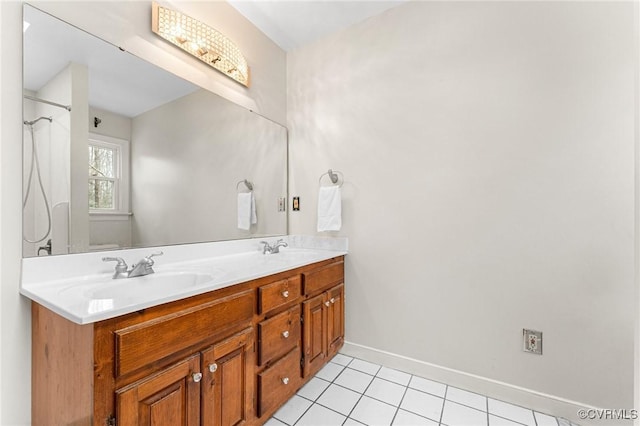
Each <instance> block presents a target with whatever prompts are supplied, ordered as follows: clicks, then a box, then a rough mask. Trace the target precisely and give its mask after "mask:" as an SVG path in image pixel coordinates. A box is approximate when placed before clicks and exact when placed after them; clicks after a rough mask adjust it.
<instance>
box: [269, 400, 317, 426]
mask: <svg viewBox="0 0 640 426" xmlns="http://www.w3.org/2000/svg"><path fill="white" fill-rule="evenodd" d="M311 404H312V402H311V401H309V400H307V399H304V398H302V397H300V396H298V395H294V396H293V398H291V399H290V400H289V401H287V403H286V404H284V405H283V406H282V407H281V408H280V409H279V410H278V411H276V413H275V414H274V415H273V417H275V418H276V419H278V420H280V421H283V422H284V423H286V424H289V425H292V424H294V423H295V422H296V421H297V420H298V419H299V418H300V417H302V415H303V414H304V412H305V411H307V409H308V408H309V407H311Z"/></svg>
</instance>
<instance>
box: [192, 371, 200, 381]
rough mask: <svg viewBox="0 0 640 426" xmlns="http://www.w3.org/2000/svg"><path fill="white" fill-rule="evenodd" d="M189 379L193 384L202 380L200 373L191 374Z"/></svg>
mask: <svg viewBox="0 0 640 426" xmlns="http://www.w3.org/2000/svg"><path fill="white" fill-rule="evenodd" d="M191 377H193V381H194V382H196V383H198V382H199V381H200V380H202V373H193V374H192V375H191Z"/></svg>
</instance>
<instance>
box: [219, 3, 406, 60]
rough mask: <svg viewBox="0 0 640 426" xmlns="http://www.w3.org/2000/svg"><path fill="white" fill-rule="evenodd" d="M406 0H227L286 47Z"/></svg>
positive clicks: (325, 33)
mask: <svg viewBox="0 0 640 426" xmlns="http://www.w3.org/2000/svg"><path fill="white" fill-rule="evenodd" d="M406 1H407V0H391V1H389V0H386V1H383V0H380V1H362V0H356V1H353V0H341V1H336V0H333V1H332V0H315V1H308V0H229V3H230V4H231V6H233V7H235V8H236V9H237V10H238V11H239V12H240V13H241V14H243V15H244V16H245V17H246V18H247V19H248V20H249V21H251V22H252V23H253V25H255V26H256V27H258V28H259V29H260V30H261V31H262V32H263V33H265V34H266V35H267V37H269V38H270V39H271V40H273V41H274V42H275V43H276V44H277V45H279V46H280V47H281V48H282V49H283V50H285V51H289V50H292V49H295V48H297V47H300V46H303V45H305V44H308V43H311V42H313V41H315V40H317V39H319V38H321V37H323V36H325V35H328V34H330V33H332V32H335V31H339V30H342V29H345V28H347V27H349V26H351V25H353V24H356V23H358V22H362V21H364V20H365V19H367V18H369V17H371V16H374V15H377V14H379V13H381V12H383V11H385V10H387V9H390V8H392V7H395V6H398V5H400V4H402V3H404V2H406Z"/></svg>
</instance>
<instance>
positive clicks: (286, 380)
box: [282, 377, 289, 385]
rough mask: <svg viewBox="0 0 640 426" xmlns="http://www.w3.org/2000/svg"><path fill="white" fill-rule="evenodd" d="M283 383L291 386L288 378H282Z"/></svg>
mask: <svg viewBox="0 0 640 426" xmlns="http://www.w3.org/2000/svg"><path fill="white" fill-rule="evenodd" d="M282 383H283V384H285V385H288V384H289V378H288V377H283V378H282Z"/></svg>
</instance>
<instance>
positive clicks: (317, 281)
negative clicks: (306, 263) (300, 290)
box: [304, 261, 344, 295]
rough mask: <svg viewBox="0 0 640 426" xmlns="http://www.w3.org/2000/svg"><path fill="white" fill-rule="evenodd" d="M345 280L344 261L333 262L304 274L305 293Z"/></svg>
mask: <svg viewBox="0 0 640 426" xmlns="http://www.w3.org/2000/svg"><path fill="white" fill-rule="evenodd" d="M342 281H344V262H342V261H339V262H336V263H332V264H330V265H327V266H325V267H323V268H320V269H316V270H314V271H311V272H308V273H305V274H304V294H305V295H309V294H313V293H316V292H318V291H320V290H324V289H325V288H327V287H330V286H332V285H334V284H339V283H341V282H342Z"/></svg>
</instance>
